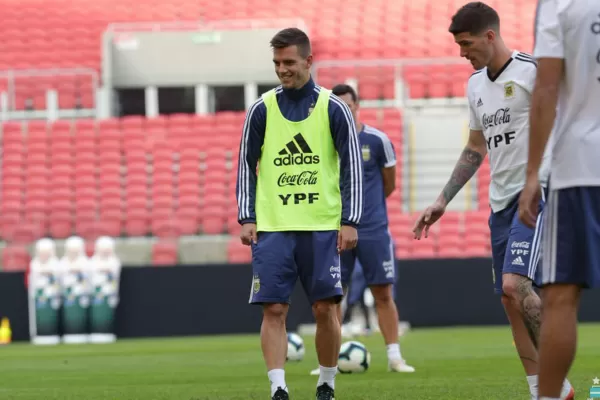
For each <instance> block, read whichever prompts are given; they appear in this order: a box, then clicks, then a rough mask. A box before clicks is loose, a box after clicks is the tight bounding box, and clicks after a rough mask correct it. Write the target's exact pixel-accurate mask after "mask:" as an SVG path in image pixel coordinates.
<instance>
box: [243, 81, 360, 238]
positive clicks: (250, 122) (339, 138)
mask: <svg viewBox="0 0 600 400" xmlns="http://www.w3.org/2000/svg"><path fill="white" fill-rule="evenodd" d="M320 90H321V88H320V87H319V86H318V85H315V83H314V82H313V80H312V78H311V79H310V80H309V81H308V83H307V84H306V85H304V86H303V87H302V88H301V89H284V88H282V87H281V86H279V87H277V88H276V97H277V104H279V108H280V109H281V112H282V114H283V116H284V117H285V118H286V119H289V120H290V121H294V122H296V121H302V120H304V119H306V118H307V117H308V114H309V109H310V108H312V107H314V105H315V104H316V102H317V99H318V97H319V93H320ZM328 110H329V127H330V130H331V136H332V137H333V141H334V143H335V148H336V150H337V152H338V156H339V161H340V180H341V188H342V225H352V226H355V227H357V226H358V224H359V223H360V220H361V215H362V211H363V185H362V183H363V170H362V163H361V160H360V148H359V145H358V135H357V133H356V126H355V124H354V119H353V118H352V113H351V112H350V109H349V108H348V106H347V105H346V103H344V102H343V101H342V100H341V99H340V98H339V97H337V96H335V95H334V94H333V93H332V94H331V96H330V98H329V106H328ZM266 122H267V108H266V106H265V104H264V102H263V100H262V98H259V99H258V100H257V101H256V102H255V103H254V104H253V105H252V106H251V107H250V109H249V110H248V113H247V114H246V121H245V123H244V131H243V134H242V140H241V143H240V162H239V166H238V179H237V184H236V191H237V201H238V221H239V222H240V223H241V224H244V223H248V222H253V223H256V214H255V212H254V202H255V199H256V166H257V164H258V160H259V159H260V155H261V148H262V145H263V141H264V138H265V128H266Z"/></svg>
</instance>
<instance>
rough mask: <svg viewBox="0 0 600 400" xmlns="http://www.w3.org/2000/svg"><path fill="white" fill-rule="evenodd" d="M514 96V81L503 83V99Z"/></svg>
mask: <svg viewBox="0 0 600 400" xmlns="http://www.w3.org/2000/svg"><path fill="white" fill-rule="evenodd" d="M514 98H515V83H514V82H513V81H509V82H506V83H505V84H504V99H505V100H510V99H514Z"/></svg>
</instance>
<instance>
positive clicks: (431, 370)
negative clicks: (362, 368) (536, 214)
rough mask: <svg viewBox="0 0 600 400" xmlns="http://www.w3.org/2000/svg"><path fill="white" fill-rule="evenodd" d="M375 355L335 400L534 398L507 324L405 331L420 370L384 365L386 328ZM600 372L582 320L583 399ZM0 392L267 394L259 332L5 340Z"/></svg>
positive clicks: (299, 395)
mask: <svg viewBox="0 0 600 400" xmlns="http://www.w3.org/2000/svg"><path fill="white" fill-rule="evenodd" d="M313 339H314V338H313V337H304V340H305V344H306V346H307V354H306V358H305V359H304V360H303V361H301V362H298V363H293V364H292V363H288V364H287V365H286V371H287V372H286V378H287V383H288V386H289V389H290V395H291V399H292V400H309V399H311V400H312V399H314V391H315V386H316V377H313V376H310V375H309V372H310V370H311V369H313V368H315V367H316V366H317V361H316V356H315V353H314V340H313ZM358 340H360V341H362V342H363V343H365V344H366V345H367V347H368V348H369V350H370V351H371V354H372V362H371V368H370V369H369V371H367V372H366V373H365V374H360V375H338V377H337V380H336V399H337V400H370V399H381V400H385V399H410V400H426V399H431V400H433V399H457V400H458V399H460V400H470V399H473V400H475V399H485V400H494V399H497V400H508V399H510V400H512V399H523V400H527V399H529V396H528V387H527V383H526V381H525V377H524V373H523V369H522V367H521V364H520V362H519V360H518V358H517V356H516V352H515V349H514V347H513V344H512V337H511V335H510V331H509V328H508V327H490V328H461V329H450V328H448V329H416V330H413V331H412V332H410V333H408V334H407V335H406V336H405V337H403V338H402V340H401V346H402V352H403V355H404V356H405V358H406V359H407V360H408V361H409V362H410V364H411V365H414V366H415V368H416V369H417V371H416V372H415V373H414V374H393V373H388V372H386V356H385V348H384V346H383V344H382V339H381V336H379V335H373V336H371V337H366V338H359V339H358ZM596 376H600V325H588V324H582V325H581V326H580V330H579V342H578V352H577V359H576V361H575V364H574V366H573V368H572V369H571V373H570V376H569V377H570V379H571V381H572V383H573V384H574V386H575V389H576V390H577V395H576V398H577V399H579V400H585V399H587V398H588V396H589V389H590V386H591V385H592V383H593V382H592V379H593V378H594V377H596ZM0 399H5V400H81V399H85V400H175V399H176V400H204V399H207V400H208V399H211V400H212V399H236V400H237V399H240V400H251V399H265V400H266V399H269V383H268V380H267V376H266V371H265V367H264V365H263V362H262V357H261V352H260V344H259V340H258V336H256V335H254V336H220V337H194V338H173V339H150V340H121V341H119V342H118V343H115V344H110V345H83V346H74V345H69V346H67V345H60V346H54V347H34V346H32V345H29V344H11V345H8V346H6V347H0Z"/></svg>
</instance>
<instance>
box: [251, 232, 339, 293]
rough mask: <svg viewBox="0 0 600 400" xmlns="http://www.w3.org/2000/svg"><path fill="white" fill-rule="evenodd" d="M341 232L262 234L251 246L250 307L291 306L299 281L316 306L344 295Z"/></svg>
mask: <svg viewBox="0 0 600 400" xmlns="http://www.w3.org/2000/svg"><path fill="white" fill-rule="evenodd" d="M337 237H338V231H322V232H259V233H258V240H257V243H256V244H253V245H252V276H253V278H252V288H251V291H250V301H249V303H251V304H261V303H289V301H290V296H291V295H292V291H293V290H294V287H295V286H296V281H297V280H298V278H300V282H301V283H302V286H303V287H304V291H305V292H306V295H307V297H308V299H309V301H310V302H311V304H313V303H314V302H315V301H317V300H323V299H328V298H336V301H338V302H339V301H340V300H341V298H342V295H343V291H342V283H341V280H340V278H341V269H340V256H339V254H338V252H337Z"/></svg>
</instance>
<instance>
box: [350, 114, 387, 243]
mask: <svg viewBox="0 0 600 400" xmlns="http://www.w3.org/2000/svg"><path fill="white" fill-rule="evenodd" d="M358 140H359V142H360V148H361V152H362V159H363V169H364V175H365V177H364V185H365V186H364V187H365V199H364V202H365V206H364V212H363V216H362V219H361V221H360V227H359V229H358V230H359V237H365V236H367V235H370V234H373V233H377V232H381V231H384V232H386V231H387V229H388V215H387V203H386V201H385V190H384V187H383V175H382V173H381V170H382V169H383V168H389V167H393V166H394V165H396V152H395V150H394V146H393V145H392V142H391V141H390V139H389V138H388V137H387V135H386V134H385V133H383V132H381V131H379V130H377V129H375V128H373V127H371V126H368V125H363V129H362V131H361V132H360V133H359V134H358Z"/></svg>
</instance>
